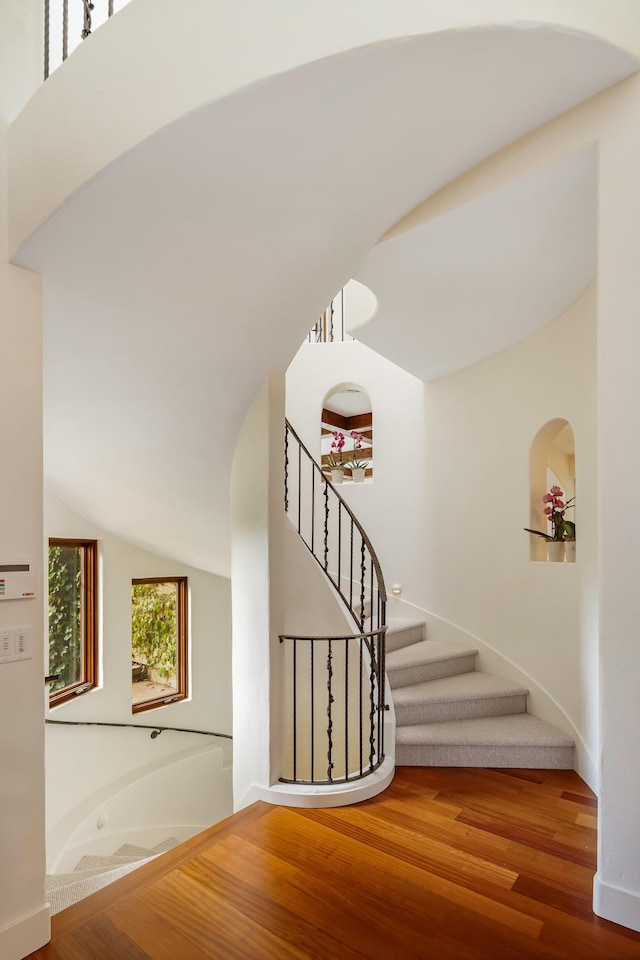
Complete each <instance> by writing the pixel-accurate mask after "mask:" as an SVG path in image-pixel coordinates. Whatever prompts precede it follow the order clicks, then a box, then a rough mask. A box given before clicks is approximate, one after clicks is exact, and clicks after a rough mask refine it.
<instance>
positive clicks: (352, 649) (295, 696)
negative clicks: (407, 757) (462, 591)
mask: <svg viewBox="0 0 640 960" xmlns="http://www.w3.org/2000/svg"><path fill="white" fill-rule="evenodd" d="M386 629H387V628H386V627H381V628H380V629H379V630H372V631H369V632H367V633H363V634H358V635H354V636H342V637H296V636H281V637H280V642H281V643H286V658H287V661H288V662H287V671H286V672H287V677H288V682H287V683H286V684H285V711H286V712H289V711H290V715H291V718H292V724H291V736H290V743H289V744H288V750H287V753H288V758H287V765H288V767H289V772H290V774H291V775H290V776H288V777H287V776H284V777H281V778H280V779H281V780H282V781H283V782H284V783H308V784H312V783H313V784H330V783H348V782H350V781H352V780H360V779H362V778H363V777H366V776H368V775H369V774H370V773H373V771H374V770H377V769H378V767H379V766H380V764H381V763H382V761H383V760H384V710H385V703H384V684H385V633H386Z"/></svg>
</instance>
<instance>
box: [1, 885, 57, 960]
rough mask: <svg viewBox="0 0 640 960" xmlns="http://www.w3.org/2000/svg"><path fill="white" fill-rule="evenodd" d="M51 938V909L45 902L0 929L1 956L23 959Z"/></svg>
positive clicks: (3, 959) (17, 959) (9, 959)
mask: <svg viewBox="0 0 640 960" xmlns="http://www.w3.org/2000/svg"><path fill="white" fill-rule="evenodd" d="M43 882H44V881H43ZM50 939H51V911H50V910H49V904H48V903H45V904H44V905H43V906H42V907H39V908H38V909H37V910H34V911H33V913H29V914H27V916H26V917H20V918H19V919H18V920H15V921H13V922H12V923H10V924H9V925H8V926H6V927H4V928H3V929H2V930H0V957H2V960H23V958H24V957H27V956H28V955H29V954H30V953H33V952H34V950H39V949H40V947H44V945H45V943H48V942H49V940H50Z"/></svg>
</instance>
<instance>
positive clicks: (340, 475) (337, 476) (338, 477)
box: [331, 469, 344, 483]
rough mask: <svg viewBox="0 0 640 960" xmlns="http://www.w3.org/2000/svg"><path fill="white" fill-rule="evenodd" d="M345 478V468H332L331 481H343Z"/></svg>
mask: <svg viewBox="0 0 640 960" xmlns="http://www.w3.org/2000/svg"><path fill="white" fill-rule="evenodd" d="M343 479H344V470H338V469H336V470H332V471H331V483H342V481H343Z"/></svg>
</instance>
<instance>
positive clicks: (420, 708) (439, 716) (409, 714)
mask: <svg viewBox="0 0 640 960" xmlns="http://www.w3.org/2000/svg"><path fill="white" fill-rule="evenodd" d="M394 708H395V713H396V726H398V727H411V726H417V725H418V724H421V723H439V722H441V721H444V720H477V719H478V718H479V717H504V716H507V715H508V714H513V713H526V710H527V698H526V695H520V694H518V695H516V696H512V697H489V698H480V699H475V700H441V701H438V702H436V703H411V704H406V705H405V704H399V703H394Z"/></svg>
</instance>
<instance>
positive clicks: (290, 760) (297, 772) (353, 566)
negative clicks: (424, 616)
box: [280, 421, 387, 784]
mask: <svg viewBox="0 0 640 960" xmlns="http://www.w3.org/2000/svg"><path fill="white" fill-rule="evenodd" d="M284 505H285V512H286V513H287V514H288V516H289V518H290V519H291V521H292V523H293V524H294V526H295V527H296V529H297V531H298V534H299V535H300V537H301V539H302V541H303V542H304V544H305V545H306V546H307V548H308V549H309V551H310V552H311V554H312V556H313V557H314V559H315V560H316V562H317V563H318V564H319V565H320V567H321V568H322V570H323V571H324V573H325V575H326V576H327V578H328V579H329V580H330V582H331V583H332V585H333V587H334V588H335V590H336V592H337V593H338V595H339V597H340V598H341V600H342V602H343V603H344V605H345V607H346V608H347V611H348V613H349V615H350V616H351V618H352V619H353V622H354V623H355V625H356V627H357V629H358V632H357V633H356V634H353V635H345V636H339V637H326V636H325V637H302V636H289V635H287V636H281V637H280V641H281V643H283V644H284V646H285V661H286V662H285V715H289V716H291V727H290V730H289V741H288V744H287V750H286V753H287V766H288V769H287V775H286V776H283V777H281V779H282V780H283V781H284V782H287V783H308V784H311V783H314V784H331V783H345V782H348V781H351V780H357V779H360V778H362V777H365V776H368V775H369V774H371V773H373V771H374V770H377V768H378V767H379V766H380V764H381V763H382V761H383V760H384V712H385V709H386V705H385V633H386V629H387V627H386V606H387V593H386V589H385V585H384V578H383V576H382V570H381V568H380V563H379V561H378V558H377V556H376V553H375V551H374V549H373V546H372V544H371V541H370V540H369V537H368V536H367V534H366V533H365V531H364V529H363V527H362V525H361V523H360V522H359V520H358V519H357V517H356V516H355V514H354V513H353V511H352V510H351V508H350V507H349V505H348V504H347V503H346V502H345V500H343V498H342V497H341V496H340V494H339V493H338V491H337V490H336V489H335V487H334V486H333V485H332V484H331V483H330V481H329V480H328V479H327V477H326V476H325V475H324V474H323V472H322V468H321V466H320V465H319V464H318V463H317V462H316V461H315V460H314V459H313V457H312V456H311V454H310V453H309V451H308V450H307V448H306V447H305V445H304V444H303V443H302V441H301V440H300V437H299V436H298V434H297V433H296V431H295V430H294V429H293V427H292V426H291V424H290V423H289V421H286V425H285V495H284ZM325 718H326V719H325ZM319 771H322V772H321V773H320V772H319ZM325 771H326V772H325Z"/></svg>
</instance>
